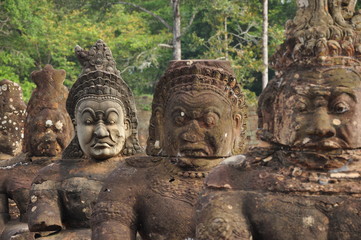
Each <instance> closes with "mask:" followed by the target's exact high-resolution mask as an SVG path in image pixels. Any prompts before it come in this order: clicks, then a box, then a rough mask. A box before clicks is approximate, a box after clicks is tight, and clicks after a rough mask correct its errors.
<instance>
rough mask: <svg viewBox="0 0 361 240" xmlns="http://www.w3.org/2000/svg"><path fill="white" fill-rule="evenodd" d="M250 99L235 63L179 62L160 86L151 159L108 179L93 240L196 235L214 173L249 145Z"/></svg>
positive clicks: (140, 160)
mask: <svg viewBox="0 0 361 240" xmlns="http://www.w3.org/2000/svg"><path fill="white" fill-rule="evenodd" d="M245 108H246V107H245V102H244V96H243V94H242V93H241V88H240V85H239V84H238V83H237V81H236V79H235V77H234V73H233V71H232V69H231V67H230V63H229V62H228V61H213V60H185V61H172V62H170V64H169V67H168V70H167V71H166V73H165V74H164V75H163V77H162V78H161V79H160V81H159V82H158V83H157V86H156V89H155V93H154V98H153V104H152V116H151V120H150V127H149V138H148V144H147V154H148V155H149V156H147V157H143V158H139V157H138V158H137V157H133V158H128V159H126V161H125V163H124V164H123V165H121V166H120V167H119V168H118V169H117V170H115V171H114V172H113V173H112V174H111V175H110V176H109V178H108V179H107V181H106V182H105V184H104V186H103V189H102V190H101V192H100V195H99V197H98V202H97V205H96V206H95V209H94V211H93V216H92V220H91V225H92V239H94V240H107V239H122V240H126V239H133V240H134V239H136V235H137V234H139V235H140V236H141V238H142V239H143V240H150V239H154V240H155V239H157V240H159V239H190V238H194V237H195V218H194V217H195V209H194V205H195V203H196V201H197V196H198V192H199V191H200V190H201V187H202V185H203V180H204V177H205V176H207V174H208V171H209V170H210V169H211V168H212V167H214V166H216V165H217V164H218V163H219V162H220V161H222V159H223V158H225V157H228V156H231V155H233V154H239V153H241V152H242V150H243V148H244V137H245V118H246V115H245Z"/></svg>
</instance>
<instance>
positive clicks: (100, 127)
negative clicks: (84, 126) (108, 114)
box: [94, 122, 109, 138]
mask: <svg viewBox="0 0 361 240" xmlns="http://www.w3.org/2000/svg"><path fill="white" fill-rule="evenodd" d="M94 135H95V136H96V137H97V138H104V137H108V136H109V133H108V131H107V128H106V127H105V125H104V123H103V122H100V123H98V124H97V125H96V127H95V130H94Z"/></svg>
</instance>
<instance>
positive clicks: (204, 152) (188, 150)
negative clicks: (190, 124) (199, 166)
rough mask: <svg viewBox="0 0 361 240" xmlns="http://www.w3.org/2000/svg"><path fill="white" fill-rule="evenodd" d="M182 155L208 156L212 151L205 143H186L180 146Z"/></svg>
mask: <svg viewBox="0 0 361 240" xmlns="http://www.w3.org/2000/svg"><path fill="white" fill-rule="evenodd" d="M180 153H181V155H182V156H188V157H206V156H209V155H210V151H209V149H208V147H207V146H205V145H203V144H192V145H186V146H183V147H181V148H180Z"/></svg>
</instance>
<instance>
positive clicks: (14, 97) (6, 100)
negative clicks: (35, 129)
mask: <svg viewBox="0 0 361 240" xmlns="http://www.w3.org/2000/svg"><path fill="white" fill-rule="evenodd" d="M25 116H26V105H25V103H24V101H23V94H22V90H21V87H20V86H19V85H18V84H17V83H14V82H11V81H9V80H5V79H4V80H2V81H0V152H1V153H3V154H6V155H10V156H15V155H16V154H18V153H20V152H21V148H22V142H23V138H24V120H25Z"/></svg>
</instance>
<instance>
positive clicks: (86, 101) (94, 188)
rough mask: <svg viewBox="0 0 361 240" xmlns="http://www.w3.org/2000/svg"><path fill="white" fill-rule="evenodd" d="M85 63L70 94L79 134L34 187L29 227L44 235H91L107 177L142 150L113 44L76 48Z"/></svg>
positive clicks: (70, 108) (69, 104)
mask: <svg viewBox="0 0 361 240" xmlns="http://www.w3.org/2000/svg"><path fill="white" fill-rule="evenodd" d="M75 52H76V55H77V57H78V59H79V61H80V63H81V65H82V66H83V70H82V72H81V74H80V75H79V78H78V80H77V81H76V82H75V83H74V85H73V87H72V88H71V90H70V93H69V97H68V99H67V105H66V107H67V110H68V113H69V115H70V117H71V119H72V120H73V123H74V127H75V133H76V134H75V137H74V138H73V140H72V142H71V143H70V145H69V146H68V147H67V148H66V149H65V150H64V152H63V157H62V158H63V159H61V160H60V161H58V162H57V163H54V164H52V165H49V166H48V167H46V168H44V169H42V170H41V171H40V173H39V176H38V177H37V178H36V179H35V180H34V182H33V185H32V190H31V192H30V196H31V197H30V204H29V207H28V211H29V221H28V223H29V229H30V231H32V232H37V233H35V236H36V237H38V238H40V239H42V238H44V239H62V240H67V239H69V240H70V239H71V240H76V239H82V240H84V239H90V229H89V219H90V216H91V213H92V208H93V205H94V203H95V201H96V197H97V195H98V193H99V191H100V188H101V186H102V184H103V180H104V178H105V177H106V176H107V175H108V174H109V173H110V171H112V170H114V169H115V168H116V167H117V166H118V165H119V163H121V162H122V161H123V159H124V156H128V155H134V154H136V153H139V152H141V150H142V149H141V148H140V146H139V143H138V138H137V118H136V109H135V104H134V99H133V95H132V93H131V91H130V89H129V88H128V86H127V85H126V83H125V82H124V81H123V79H122V78H121V77H120V74H119V71H118V70H117V69H116V66H115V61H114V59H113V57H112V53H111V51H110V49H109V48H108V47H107V46H106V44H105V43H104V42H103V41H102V40H98V41H97V42H96V44H95V45H94V46H93V47H91V48H90V50H89V51H86V50H83V49H82V48H80V47H79V46H76V47H75Z"/></svg>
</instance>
